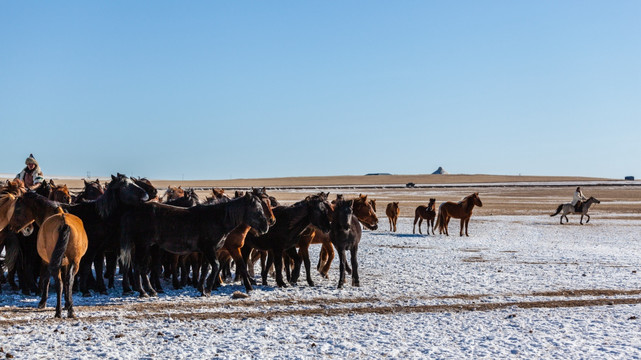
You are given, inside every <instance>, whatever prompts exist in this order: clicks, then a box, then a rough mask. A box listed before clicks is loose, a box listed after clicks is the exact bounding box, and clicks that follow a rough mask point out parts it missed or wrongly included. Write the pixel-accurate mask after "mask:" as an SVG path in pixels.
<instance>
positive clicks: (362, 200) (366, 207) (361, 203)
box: [353, 194, 378, 230]
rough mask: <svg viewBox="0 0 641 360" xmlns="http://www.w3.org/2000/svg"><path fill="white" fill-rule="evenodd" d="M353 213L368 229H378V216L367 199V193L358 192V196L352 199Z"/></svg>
mask: <svg viewBox="0 0 641 360" xmlns="http://www.w3.org/2000/svg"><path fill="white" fill-rule="evenodd" d="M353 209H354V215H356V217H357V218H358V220H359V221H360V222H361V223H362V224H363V225H364V226H365V227H366V228H368V229H370V230H376V229H378V217H377V216H376V211H375V210H374V208H373V207H372V206H371V203H370V202H369V201H367V195H362V194H360V195H359V196H358V198H356V199H355V200H354V201H353Z"/></svg>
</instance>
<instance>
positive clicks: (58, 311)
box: [53, 268, 62, 318]
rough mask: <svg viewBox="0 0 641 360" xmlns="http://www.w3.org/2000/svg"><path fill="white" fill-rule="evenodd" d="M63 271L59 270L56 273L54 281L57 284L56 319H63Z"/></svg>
mask: <svg viewBox="0 0 641 360" xmlns="http://www.w3.org/2000/svg"><path fill="white" fill-rule="evenodd" d="M60 270H61V269H60V268H58V270H56V272H55V273H54V275H53V276H54V280H55V283H56V295H57V297H56V315H55V316H54V317H57V318H62V277H61V271H60Z"/></svg>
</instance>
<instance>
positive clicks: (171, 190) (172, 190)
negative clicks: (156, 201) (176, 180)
mask: <svg viewBox="0 0 641 360" xmlns="http://www.w3.org/2000/svg"><path fill="white" fill-rule="evenodd" d="M183 196H185V190H183V189H182V187H180V186H178V187H176V186H171V185H170V186H167V190H165V194H164V195H163V196H161V197H160V199H161V200H162V199H165V201H171V200H175V199H178V198H179V197H183Z"/></svg>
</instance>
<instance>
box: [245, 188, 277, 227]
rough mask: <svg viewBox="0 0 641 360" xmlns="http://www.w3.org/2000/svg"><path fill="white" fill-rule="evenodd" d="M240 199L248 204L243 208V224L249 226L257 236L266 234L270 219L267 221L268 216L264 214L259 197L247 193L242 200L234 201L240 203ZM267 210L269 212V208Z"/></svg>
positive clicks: (252, 193) (263, 207)
mask: <svg viewBox="0 0 641 360" xmlns="http://www.w3.org/2000/svg"><path fill="white" fill-rule="evenodd" d="M240 199H242V201H244V202H245V203H247V204H248V205H247V206H246V207H245V214H244V215H243V218H244V220H243V222H244V223H245V224H247V225H249V226H250V227H251V228H252V229H253V231H254V232H255V233H257V234H258V235H262V234H265V233H267V231H268V230H269V223H270V221H271V219H268V215H267V213H265V206H264V205H263V200H262V199H261V196H260V195H257V194H256V193H254V192H247V193H246V194H245V195H244V196H243V197H242V198H239V200H235V201H241V200H240ZM269 210H270V212H271V208H269ZM271 215H272V216H273V215H274V214H273V213H272V214H271ZM274 221H275V220H274Z"/></svg>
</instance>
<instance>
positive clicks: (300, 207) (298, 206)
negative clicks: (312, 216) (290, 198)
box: [284, 195, 327, 230]
mask: <svg viewBox="0 0 641 360" xmlns="http://www.w3.org/2000/svg"><path fill="white" fill-rule="evenodd" d="M320 199H321V198H320V197H319V196H318V195H311V196H308V197H306V198H305V199H303V200H301V201H299V202H297V203H294V204H292V205H290V206H285V207H284V208H285V209H286V210H287V211H288V212H290V213H292V214H293V216H292V217H291V218H290V219H289V224H287V228H288V229H289V230H292V229H294V228H295V227H296V225H297V224H298V223H299V222H301V221H302V220H303V218H305V217H306V216H307V215H309V211H308V210H307V206H308V205H309V203H310V202H311V201H314V200H320ZM325 199H327V198H325Z"/></svg>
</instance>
